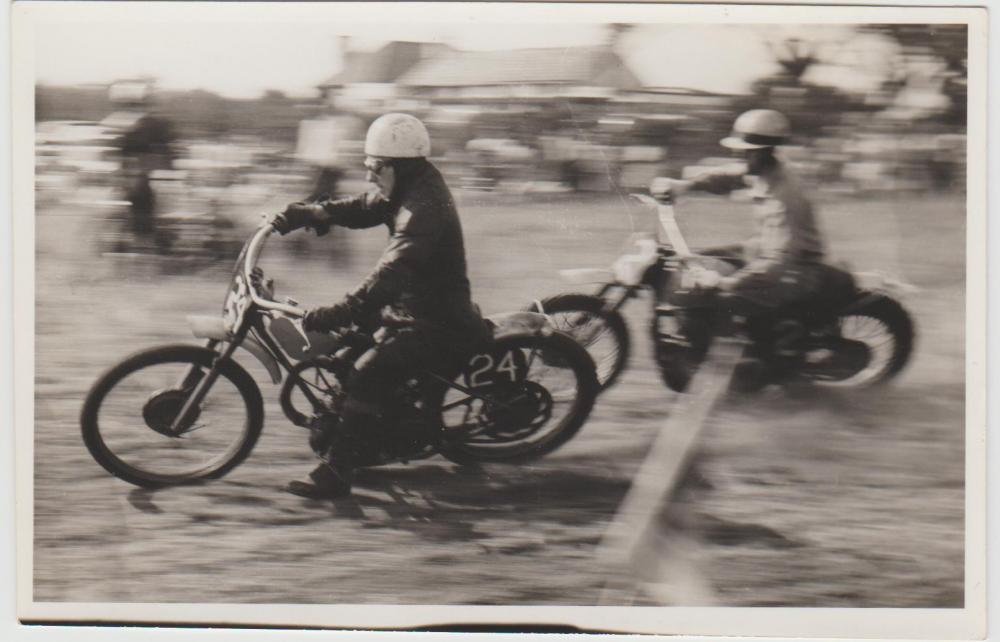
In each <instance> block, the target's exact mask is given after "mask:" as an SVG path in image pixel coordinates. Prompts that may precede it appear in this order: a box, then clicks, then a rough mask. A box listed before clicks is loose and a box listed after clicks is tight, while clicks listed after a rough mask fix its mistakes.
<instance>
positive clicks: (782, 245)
mask: <svg viewBox="0 0 1000 642" xmlns="http://www.w3.org/2000/svg"><path fill="white" fill-rule="evenodd" d="M790 134H791V127H790V125H789V122H788V119H787V118H786V117H785V116H784V115H783V114H781V113H780V112H777V111H775V110H772V109H754V110H751V111H748V112H745V113H743V114H741V115H740V116H739V117H738V118H737V119H736V122H735V123H734V125H733V131H732V134H731V135H730V136H728V137H726V138H724V139H722V141H720V143H721V144H722V145H723V146H724V147H727V148H729V149H732V150H735V151H738V152H742V153H743V156H744V159H745V161H746V165H745V168H741V170H740V171H732V170H719V171H713V172H707V173H705V174H703V175H701V176H698V177H695V178H694V179H692V180H677V179H671V178H662V177H661V178H657V179H654V181H653V183H652V184H651V185H650V192H651V193H652V194H653V195H654V196H658V197H662V196H665V195H672V194H678V193H683V192H685V191H688V190H701V191H706V192H710V193H714V194H726V193H729V192H732V191H735V190H739V189H748V188H749V194H750V195H751V197H752V199H753V202H754V210H755V219H756V227H757V234H756V235H755V236H753V237H752V238H750V239H748V240H746V241H744V242H742V243H740V244H738V245H731V246H726V247H718V248H713V249H708V250H704V251H702V252H701V254H702V255H703V256H715V257H719V258H723V259H725V262H722V261H719V262H718V264H719V265H721V266H722V267H721V268H720V269H719V270H718V271H716V270H707V269H706V270H702V271H700V273H699V274H698V276H697V279H696V283H698V285H699V286H700V287H702V288H704V289H707V290H715V291H718V292H719V293H720V296H719V297H718V302H719V304H720V305H721V306H723V308H724V309H725V311H726V312H728V313H729V315H730V316H732V315H739V316H743V317H749V318H751V319H753V320H758V321H760V323H758V326H759V325H763V321H764V320H767V319H768V317H769V314H768V313H769V312H773V311H775V310H777V309H780V308H787V306H793V305H796V304H800V303H802V302H804V301H808V300H810V299H811V298H812V297H815V296H816V295H817V294H818V293H820V292H822V291H823V288H824V286H825V284H826V283H827V282H828V279H829V277H830V275H831V272H832V271H834V268H830V267H829V266H826V265H824V264H823V258H824V255H825V247H824V245H825V244H824V241H823V235H822V234H821V232H820V228H819V227H818V225H817V222H816V216H815V213H814V211H813V205H812V203H811V202H810V200H809V198H808V197H807V196H806V195H805V194H804V192H803V190H802V187H801V186H800V185H799V183H798V181H797V180H796V179H795V178H794V177H793V176H792V175H791V174H790V172H789V171H788V170H787V169H786V168H785V166H784V164H783V163H782V162H781V160H780V159H779V158H778V156H777V155H776V154H775V148H776V147H778V146H780V145H783V144H785V143H787V142H788V139H789V137H790ZM727 264H728V265H727ZM748 329H752V328H749V327H748Z"/></svg>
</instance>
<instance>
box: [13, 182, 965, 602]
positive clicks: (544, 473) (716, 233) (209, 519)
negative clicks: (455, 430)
mask: <svg viewBox="0 0 1000 642" xmlns="http://www.w3.org/2000/svg"><path fill="white" fill-rule="evenodd" d="M460 199H461V202H460V208H461V212H462V215H463V221H464V225H465V230H466V236H467V246H468V255H469V261H470V276H471V279H472V282H473V290H474V296H475V298H476V299H477V301H478V302H479V303H480V304H481V306H482V307H483V309H484V311H485V312H486V313H495V312H499V311H503V310H509V309H516V308H520V307H522V306H523V305H525V304H526V303H528V302H530V301H531V300H532V299H535V298H540V297H543V296H546V295H549V294H554V293H556V292H559V291H565V290H567V289H569V288H570V286H566V285H564V284H562V283H561V282H560V281H559V277H558V274H557V271H558V270H559V269H562V268H569V267H601V266H604V265H607V264H609V263H610V262H611V260H613V259H614V257H615V256H617V254H618V253H619V251H620V250H621V249H622V246H623V242H624V241H625V240H626V237H627V236H628V235H629V234H630V233H631V232H633V231H641V230H645V229H650V226H651V218H650V215H649V213H648V212H647V211H646V210H643V209H641V208H640V207H638V206H637V205H635V204H632V203H630V202H628V201H627V200H625V199H624V198H619V197H590V198H582V197H578V198H569V197H531V196H507V197H472V196H469V195H462V196H461V197H460ZM289 200H291V199H289ZM679 209H680V211H681V217H682V218H681V225H682V227H684V229H685V230H686V231H687V232H688V233H689V236H690V238H689V240H690V241H691V244H692V245H693V246H698V245H706V244H713V243H721V242H726V241H732V240H737V239H739V238H740V237H742V236H743V235H744V234H745V233H746V232H747V231H748V230H749V226H750V222H749V219H750V214H749V210H748V206H747V205H744V204H732V203H729V202H728V201H726V200H724V199H708V198H705V199H702V198H691V199H688V200H686V201H683V202H682V203H681V204H680V205H679ZM821 211H822V216H823V223H824V227H825V229H826V230H827V232H828V237H829V239H830V245H831V247H832V254H833V255H834V257H836V258H839V259H845V260H848V261H850V262H851V263H852V265H853V266H854V267H855V268H857V269H881V270H886V271H888V272H892V273H896V274H898V275H900V276H902V277H905V278H906V279H907V280H909V281H911V282H913V283H915V284H916V285H917V286H919V287H920V288H921V289H922V290H921V292H920V293H919V294H918V295H915V296H913V297H911V298H909V299H907V300H906V302H905V303H906V306H907V307H908V309H909V310H910V311H911V313H912V314H913V316H914V318H915V321H916V324H917V328H918V333H919V334H918V343H917V347H916V351H915V354H914V358H913V361H912V363H911V365H910V367H909V368H908V369H907V370H905V371H904V373H903V374H902V375H901V376H900V377H899V378H898V379H897V380H896V381H895V382H894V383H893V384H892V385H890V386H889V387H887V388H884V389H881V390H878V391H875V392H868V393H865V392H859V391H849V390H838V391H831V390H826V389H822V390H821V389H792V390H786V389H774V390H767V391H765V392H763V393H761V394H759V395H756V396H754V397H750V398H740V399H731V400H727V401H726V402H724V404H723V405H722V407H721V408H720V409H719V410H718V411H717V412H716V413H715V414H713V416H712V417H711V420H710V423H709V425H708V426H707V428H706V430H705V433H704V438H703V440H702V442H701V447H700V449H699V454H698V456H697V460H696V461H697V465H696V467H695V473H696V474H695V475H694V477H692V480H691V482H690V483H689V484H688V485H687V487H686V490H685V492H684V493H683V494H682V495H681V496H680V497H679V502H680V503H679V506H680V507H681V510H680V513H679V514H681V515H682V519H681V524H682V528H683V529H684V530H683V532H684V537H683V539H682V540H679V541H678V542H677V543H675V544H674V548H673V549H672V551H671V552H670V554H671V555H672V557H673V558H682V559H683V563H682V564H680V565H679V566H677V567H676V568H664V569H662V570H661V571H660V572H661V573H662V575H663V576H664V578H665V579H667V580H672V581H676V580H678V578H680V579H682V580H683V577H684V576H685V574H686V575H689V576H690V578H689V579H690V590H689V591H687V592H685V591H683V590H681V591H680V592H679V593H675V594H674V597H673V601H672V603H673V604H678V605H692V606H698V605H708V604H714V605H721V606H810V607H958V606H961V605H962V603H963V563H964V531H963V528H964V527H963V523H964V500H965V492H964V477H965V475H964V457H965V425H964V408H965V405H964V399H965V386H964V357H965V352H964V345H965V343H964V323H965V320H964V314H963V310H964V309H965V296H964V275H965V263H964V260H965V256H964V242H965V236H964V235H965V227H964V220H965V219H964V205H963V200H962V199H961V198H960V197H957V196H955V197H951V196H941V197H932V198H928V197H925V196H919V197H909V198H899V199H896V200H887V199H861V198H857V199H850V200H840V201H836V202H828V203H823V204H822V205H821ZM91 216H92V211H88V210H86V209H80V208H74V207H70V206H65V205H63V206H58V205H53V206H50V207H48V208H45V209H40V210H39V212H38V217H37V234H38V238H37V252H38V254H37V289H36V294H37V302H36V319H37V325H36V337H35V341H36V344H35V354H36V373H35V381H36V396H35V426H34V443H35V475H34V558H33V559H34V599H35V600H37V601H53V602H203V603H204V602H226V603H312V604H343V603H364V604H495V605H593V604H596V603H597V602H598V599H599V595H600V588H601V585H602V582H603V580H604V579H605V571H604V569H601V568H599V566H598V565H597V564H595V563H594V553H595V548H596V546H597V544H598V542H599V541H600V538H601V535H602V533H603V532H604V530H605V528H606V527H607V525H608V523H609V520H610V519H611V518H612V516H613V515H614V512H615V509H616V507H617V505H618V503H619V501H620V500H621V498H622V497H623V495H624V493H625V492H626V490H627V488H628V485H629V482H630V479H631V476H632V474H633V473H634V472H635V470H636V468H637V467H638V465H639V464H640V462H641V461H642V458H643V456H644V454H645V453H646V451H647V449H648V446H649V443H650V441H651V440H652V438H653V437H654V435H655V434H656V432H657V430H658V428H659V426H660V425H661V423H662V422H663V421H664V419H665V418H666V417H667V416H668V414H669V413H670V411H671V406H672V404H673V403H674V402H675V396H674V395H673V394H672V393H669V391H668V390H667V389H666V388H664V387H663V386H662V385H661V384H660V383H659V379H658V376H657V374H656V371H655V369H654V366H653V363H652V359H651V350H650V342H649V339H648V331H647V326H648V318H649V317H648V305H649V303H648V301H647V300H638V301H635V302H633V303H631V304H630V306H629V308H628V309H627V315H628V320H629V323H630V326H631V330H632V332H633V342H634V352H633V354H632V357H631V359H630V362H629V365H628V369H627V371H626V373H625V374H624V376H623V378H622V379H621V381H620V382H619V383H618V384H617V385H616V386H615V387H614V388H612V389H611V390H609V391H608V392H607V393H606V394H605V395H604V396H602V397H601V398H600V400H599V403H598V405H597V407H596V409H595V411H594V413H593V414H592V416H591V418H590V420H589V421H588V423H587V424H586V425H585V427H584V428H583V430H582V431H581V432H580V434H579V435H578V436H577V437H576V438H575V439H574V440H573V441H571V442H570V443H569V444H568V445H566V446H565V447H563V448H562V449H561V450H559V451H557V452H556V453H554V454H552V455H550V456H548V457H547V458H545V459H543V460H540V461H538V462H536V463H533V464H531V465H521V466H504V465H490V466H485V467H483V468H482V469H481V470H469V469H460V468H458V467H456V466H454V465H452V464H450V463H448V462H446V461H444V460H442V459H440V458H435V459H431V460H428V461H425V462H421V463H414V464H410V465H397V466H390V467H386V468H382V469H376V470H371V471H366V472H364V473H363V475H362V476H361V478H360V479H359V483H358V488H357V492H356V497H355V499H354V500H353V501H346V502H337V503H331V502H318V501H310V500H305V499H300V498H297V497H294V496H291V495H287V494H284V493H282V492H281V491H280V490H279V489H280V486H281V485H282V484H284V483H285V482H286V481H288V480H289V479H292V478H296V477H299V476H300V475H301V474H302V473H304V472H305V471H307V470H308V469H309V468H310V467H311V465H312V457H311V454H310V452H309V450H308V447H307V445H306V443H305V439H304V435H303V434H302V432H301V430H300V429H298V428H295V427H294V426H291V425H290V424H289V423H288V422H287V421H286V420H285V419H284V418H283V416H282V415H281V412H280V410H279V408H278V406H277V403H276V398H277V388H276V387H275V386H273V385H272V384H271V383H270V381H269V380H267V379H266V377H264V376H263V372H262V370H261V369H260V368H259V367H256V366H255V365H254V363H253V362H252V361H246V360H245V359H244V360H242V363H244V365H246V366H247V367H248V369H250V370H251V372H252V373H253V374H254V375H255V377H256V378H257V380H258V382H260V385H261V389H262V392H263V394H264V397H265V400H266V425H265V431H264V435H263V437H262V439H261V441H260V442H259V444H258V445H257V447H256V450H255V451H254V453H253V454H252V455H251V456H250V458H249V459H248V460H247V461H246V462H245V463H244V464H243V465H242V466H241V467H239V468H237V469H236V470H235V471H234V472H233V473H231V474H230V475H228V476H227V477H226V478H224V479H222V480H219V481H216V482H212V483H208V484H204V485H198V486H188V487H181V488H168V489H163V490H158V491H155V492H153V491H147V490H142V489H138V488H135V487H132V486H129V485H127V484H125V483H124V482H121V481H119V480H117V479H115V478H113V477H111V476H110V475H108V474H107V473H106V472H105V471H104V470H103V469H102V468H100V467H99V466H98V465H97V464H96V463H95V462H94V461H93V460H92V459H91V457H90V456H89V454H88V453H87V451H86V449H85V448H84V446H83V443H82V441H81V438H80V431H79V423H78V416H79V412H80V407H81V404H82V401H83V397H84V395H85V393H86V391H87V389H88V387H89V386H90V384H91V383H92V382H93V381H94V380H95V379H96V377H97V376H98V375H99V373H100V372H101V371H102V370H104V369H105V368H107V367H109V366H110V365H111V364H113V363H114V362H116V361H117V360H119V359H120V358H121V357H122V356H124V355H126V354H127V353H129V352H130V351H132V350H135V349H139V348H144V347H148V346H152V345H154V344H159V343H174V342H185V341H189V342H194V339H193V338H192V337H190V334H189V332H188V330H187V327H186V324H185V321H184V317H185V315H187V314H215V313H217V312H218V310H219V307H220V305H221V299H222V296H223V293H224V291H225V288H226V284H227V279H228V276H227V270H226V268H219V269H214V270H207V271H204V272H200V273H198V274H193V275H183V276H170V275H164V274H162V273H161V272H160V271H158V270H156V269H154V268H152V267H150V266H144V265H140V264H130V265H120V264H119V265H114V264H111V263H109V262H107V261H106V260H102V259H101V258H99V257H97V256H95V255H94V253H93V252H92V251H91V249H90V245H88V241H87V239H89V238H91V236H92V235H93V233H94V232H93V229H92V228H93V224H92V219H91ZM253 216H254V215H253V214H244V215H243V218H244V220H243V223H245V225H246V226H248V228H249V226H251V225H252V224H253ZM349 238H350V241H348V240H347V239H348V237H347V236H346V234H345V235H337V236H334V237H328V238H327V239H319V240H315V239H314V240H310V241H308V242H307V243H306V245H307V246H308V247H309V248H312V250H313V255H312V257H311V258H308V259H307V258H304V257H302V256H296V255H292V254H291V253H290V252H289V251H288V248H293V247H299V246H298V245H296V243H295V242H294V241H292V240H290V239H285V240H283V241H274V242H273V243H274V246H273V247H272V248H271V249H272V253H271V254H270V255H269V256H270V260H269V261H266V262H265V264H264V266H265V268H266V269H268V271H269V274H271V275H273V276H274V277H275V278H276V281H277V286H278V292H279V293H282V292H283V293H285V294H292V295H294V296H296V298H298V299H299V300H300V301H301V302H302V304H303V305H304V306H306V307H308V306H310V305H315V304H319V303H323V302H327V301H330V300H334V299H336V298H337V297H339V296H341V294H342V293H343V292H345V291H346V289H347V288H348V287H349V286H350V285H351V284H353V283H354V282H356V281H357V280H358V278H360V277H361V276H362V275H363V274H364V272H365V269H366V268H367V267H368V266H369V265H371V264H372V263H373V262H374V260H375V258H376V257H377V255H378V252H379V249H380V247H381V245H382V243H383V242H384V231H383V230H373V231H364V232H357V233H354V234H352V235H351V236H350V237H349ZM299 243H300V244H301V243H302V242H301V241H300V242H299ZM330 248H337V249H338V251H340V254H339V255H337V254H335V253H334V251H333V250H331V249H330ZM299 249H301V247H300V248H299ZM664 559H668V557H667V556H666V554H665V557H664ZM666 566H669V565H666ZM614 599H617V598H614ZM625 599H626V598H625V597H621V600H622V601H621V602H620V603H622V604H625V603H628V602H627V601H625Z"/></svg>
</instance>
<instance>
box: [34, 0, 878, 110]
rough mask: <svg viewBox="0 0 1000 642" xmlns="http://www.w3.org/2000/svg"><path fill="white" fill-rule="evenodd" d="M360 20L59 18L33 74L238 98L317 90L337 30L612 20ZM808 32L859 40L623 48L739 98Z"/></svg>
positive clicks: (466, 30)
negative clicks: (777, 49)
mask: <svg viewBox="0 0 1000 642" xmlns="http://www.w3.org/2000/svg"><path fill="white" fill-rule="evenodd" d="M383 13H384V7H383ZM352 15H354V17H355V19H356V20H357V21H356V22H344V21H334V20H308V19H306V18H303V17H293V18H289V19H285V20H277V21H263V20H260V19H252V17H249V16H246V17H240V16H239V14H231V15H229V16H227V17H226V18H225V19H221V18H218V17H216V16H206V15H201V14H197V13H193V12H192V13H188V14H178V13H176V12H175V13H174V14H172V15H171V16H170V19H168V20H164V19H162V17H156V16H152V15H149V14H148V13H147V12H144V11H142V10H136V11H132V12H128V13H123V14H115V15H113V16H107V17H101V18H100V19H82V18H80V19H66V18H65V17H64V16H62V15H59V14H55V19H47V20H45V21H41V22H40V23H39V24H38V25H37V26H36V28H35V29H34V35H35V42H34V47H33V49H34V53H35V60H34V69H35V74H36V76H35V77H36V81H37V82H40V83H46V84H81V83H107V82H110V81H113V80H116V79H121V78H128V77H135V76H153V77H156V78H157V79H158V82H159V86H161V87H163V88H165V89H195V88H200V89H206V90H210V91H214V92H216V93H220V94H223V95H226V96H232V97H254V96H259V95H260V94H262V93H263V92H264V91H265V90H267V89H277V90H281V91H284V92H286V93H288V94H290V95H296V96H310V95H315V94H316V89H315V87H316V85H317V84H319V83H320V82H322V81H323V80H325V79H326V78H328V77H330V76H332V75H333V74H335V73H337V71H339V69H340V66H341V47H342V39H341V36H349V38H350V41H349V43H350V44H349V46H350V47H351V48H352V49H354V50H365V51H370V50H373V49H376V48H377V47H378V46H381V45H382V44H384V43H386V42H389V41H391V40H418V41H431V42H445V43H447V44H450V45H452V46H455V47H457V48H461V49H504V48H520V47H566V46H576V45H593V44H598V43H601V42H603V41H604V40H605V38H606V34H607V26H606V25H605V24H602V23H595V22H590V23H587V22H558V21H557V22H554V23H553V22H551V21H533V22H529V21H521V22H511V21H507V22H502V21H500V22H498V21H493V22H488V23H487V22H477V21H474V20H465V21H462V22H459V21H451V22H449V21H447V20H443V21H423V22H419V21H418V22H399V21H397V22H386V21H384V20H383V19H384V16H382V15H378V14H371V13H363V14H362V13H357V14H352ZM397 20H398V18H397ZM802 34H804V35H805V37H806V38H808V39H809V40H810V41H811V42H814V43H819V42H826V41H838V42H841V43H842V42H843V41H845V40H849V39H850V37H851V33H850V30H847V29H844V28H835V27H824V28H819V27H803V26H801V25H798V26H796V25H792V26H786V27H775V26H773V25H756V26H749V25H720V24H662V23H661V24H643V25H641V26H639V27H637V28H636V29H634V30H633V31H632V32H631V33H629V34H628V35H627V36H626V37H625V39H624V40H623V41H622V43H621V47H620V48H619V51H620V53H622V54H623V56H624V57H625V59H626V60H627V62H628V63H629V65H630V67H631V69H632V70H633V72H634V73H635V74H636V75H637V76H638V77H639V78H640V80H642V81H643V82H644V83H646V84H648V85H653V86H675V87H687V88H692V89H702V90H708V91H718V92H724V93H737V92H740V91H745V90H746V89H747V87H748V86H749V84H750V82H752V81H753V80H754V79H756V78H759V77H761V76H763V75H766V74H769V73H773V72H774V71H775V70H776V67H775V64H774V60H773V56H772V53H771V52H770V50H769V49H768V48H767V46H766V44H765V42H766V41H767V40H772V41H774V40H776V39H780V38H783V37H784V36H786V35H800V36H801V35H802ZM880 53H882V52H880ZM838 55H840V57H841V58H844V55H843V54H842V53H841V54H838ZM694 60H697V61H698V64H691V61H694ZM860 62H861V64H858V65H852V66H850V67H839V68H837V67H836V66H829V65H828V66H827V68H826V69H825V71H824V70H819V71H820V72H822V73H821V75H823V73H825V74H826V76H825V79H826V80H828V81H831V82H833V83H834V84H843V85H846V86H857V87H858V88H862V89H863V88H866V87H867V86H868V85H869V84H871V83H874V82H875V79H872V78H869V76H873V75H874V76H878V75H879V71H878V70H877V69H875V67H873V65H871V64H864V62H865V61H863V60H862V61H860Z"/></svg>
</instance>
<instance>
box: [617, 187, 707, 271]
mask: <svg viewBox="0 0 1000 642" xmlns="http://www.w3.org/2000/svg"><path fill="white" fill-rule="evenodd" d="M630 196H632V197H633V198H635V199H636V200H637V201H639V202H640V203H643V204H645V205H649V206H652V207H655V208H656V213H657V217H658V218H659V221H660V229H661V230H663V232H664V233H665V234H666V235H667V240H668V241H669V243H670V245H672V246H673V248H674V250H675V251H676V252H677V256H679V257H680V258H682V259H688V258H691V257H692V256H693V254H692V252H691V248H689V247H688V244H687V241H686V240H685V239H684V234H682V233H681V228H680V227H678V226H677V218H676V217H675V216H674V205H673V199H672V198H670V197H669V195H666V196H665V197H664V198H662V199H659V200H658V199H655V198H653V197H652V196H649V195H648V194H630ZM657 237H659V230H657Z"/></svg>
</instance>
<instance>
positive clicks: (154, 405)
mask: <svg viewBox="0 0 1000 642" xmlns="http://www.w3.org/2000/svg"><path fill="white" fill-rule="evenodd" d="M190 394H191V391H190V390H177V389H169V390H159V391H157V392H154V393H153V394H151V395H150V396H149V399H147V400H146V403H145V405H143V407H142V418H143V420H144V421H145V422H146V425H147V426H148V427H149V428H151V429H152V430H154V431H156V432H158V433H160V434H161V435H165V436H167V437H180V436H181V435H183V434H184V433H185V432H187V431H188V429H189V428H190V427H191V426H192V425H194V423H195V422H196V421H197V420H198V416H199V415H200V414H201V408H194V409H193V410H192V411H191V414H190V416H189V417H188V419H187V421H185V422H184V424H183V425H181V426H180V427H179V428H180V429H179V430H178V431H177V432H174V431H172V430H171V429H170V427H171V425H172V424H173V423H174V419H176V418H177V415H178V414H179V413H180V411H181V409H183V408H184V403H185V402H186V401H187V399H188V397H189V396H190Z"/></svg>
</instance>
